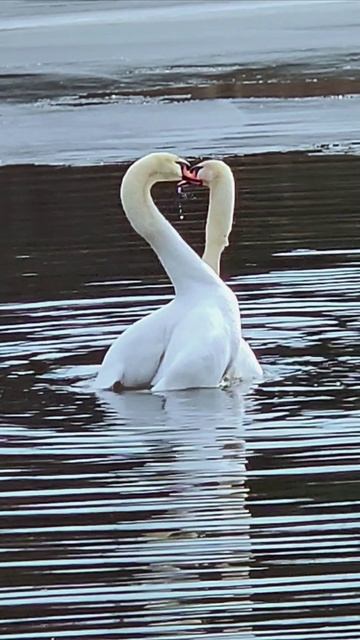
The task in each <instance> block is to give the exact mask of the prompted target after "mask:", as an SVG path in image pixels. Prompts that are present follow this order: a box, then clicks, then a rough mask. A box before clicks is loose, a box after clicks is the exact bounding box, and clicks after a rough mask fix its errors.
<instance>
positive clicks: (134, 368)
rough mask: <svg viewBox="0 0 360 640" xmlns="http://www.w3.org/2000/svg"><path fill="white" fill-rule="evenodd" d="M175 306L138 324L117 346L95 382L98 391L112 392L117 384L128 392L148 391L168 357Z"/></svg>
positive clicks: (122, 337) (168, 306)
mask: <svg viewBox="0 0 360 640" xmlns="http://www.w3.org/2000/svg"><path fill="white" fill-rule="evenodd" d="M171 307H172V303H169V304H167V305H166V306H165V307H162V308H161V309H158V310H157V311H155V312H154V313H151V314H150V315H148V316H146V317H145V318H142V319H141V320H138V321H137V322H135V323H134V324H133V325H131V327H129V328H128V329H126V331H124V333H122V334H121V335H120V336H119V337H118V338H117V339H116V340H115V342H113V344H112V345H111V347H110V348H109V350H108V351H107V353H106V355H105V358H104V360H103V362H102V364H101V367H100V370H99V372H98V375H97V377H96V379H95V382H94V387H95V388H96V389H111V388H112V387H113V385H114V384H115V383H116V382H119V383H121V385H123V386H124V387H127V388H146V387H149V386H150V384H151V381H152V380H153V378H154V376H155V374H156V372H157V370H158V368H159V364H160V362H161V359H162V357H163V355H164V352H165V349H166V344H167V341H168V339H167V334H168V321H169V318H170V317H171V315H172V314H171V311H172V309H171Z"/></svg>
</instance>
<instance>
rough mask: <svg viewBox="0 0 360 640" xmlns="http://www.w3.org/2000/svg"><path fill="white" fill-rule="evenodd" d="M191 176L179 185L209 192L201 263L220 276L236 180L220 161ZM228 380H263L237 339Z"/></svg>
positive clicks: (242, 342)
mask: <svg viewBox="0 0 360 640" xmlns="http://www.w3.org/2000/svg"><path fill="white" fill-rule="evenodd" d="M190 173H191V174H192V176H193V179H192V180H191V179H190V178H189V176H188V177H187V178H185V179H184V180H182V181H181V182H180V187H181V185H185V184H189V183H191V184H197V185H200V186H201V185H205V186H206V187H208V189H209V194H210V195H209V208H208V213H207V218H206V228H205V249H204V253H203V256H202V259H203V260H204V262H206V264H208V265H209V266H210V267H211V268H212V269H213V270H214V271H215V273H216V274H217V275H220V260H221V256H222V253H223V251H224V249H225V248H226V247H227V246H228V245H229V235H230V233H231V229H232V226H233V219H234V207H235V180H234V175H233V172H232V171H231V169H230V167H229V165H227V164H226V163H225V162H223V161H222V160H204V161H203V162H200V163H199V164H196V165H194V166H192V167H191V168H190ZM229 374H230V377H233V378H235V379H238V378H241V379H243V380H244V379H245V380H249V379H254V378H258V379H261V378H262V377H263V370H262V367H261V366H260V364H259V362H258V360H257V358H256V356H255V353H254V352H253V350H252V349H251V347H250V345H249V344H248V343H247V342H246V340H244V338H243V337H240V345H239V351H238V355H237V358H236V360H235V363H234V365H233V367H232V369H231V370H230V372H229Z"/></svg>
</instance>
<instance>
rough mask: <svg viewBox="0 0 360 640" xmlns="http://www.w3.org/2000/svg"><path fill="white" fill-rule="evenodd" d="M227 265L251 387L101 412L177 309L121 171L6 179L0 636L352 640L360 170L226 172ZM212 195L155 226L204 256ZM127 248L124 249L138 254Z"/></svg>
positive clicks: (300, 165) (358, 599)
mask: <svg viewBox="0 0 360 640" xmlns="http://www.w3.org/2000/svg"><path fill="white" fill-rule="evenodd" d="M231 162H232V165H233V166H234V168H235V172H236V178H237V184H238V188H239V191H238V194H237V196H238V204H237V211H238V215H237V220H236V225H235V228H234V231H233V233H232V237H231V246H230V248H229V250H228V251H227V253H226V256H225V258H224V268H223V271H224V276H225V277H226V279H227V280H228V281H229V283H230V284H231V286H232V287H233V289H234V290H235V291H236V293H237V295H238V298H239V303H240V306H241V309H242V313H243V325H244V333H245V337H246V338H247V339H249V341H250V343H251V345H252V346H253V347H254V349H255V351H256V353H257V355H258V356H259V359H260V361H261V363H262V364H263V365H264V369H265V373H266V379H265V381H264V382H263V383H262V384H261V385H259V386H256V387H252V388H250V389H244V388H242V387H241V386H238V387H233V388H231V389H217V390H201V391H189V392H180V393H169V394H163V395H159V396H155V395H152V394H150V393H146V392H142V393H138V392H129V393H125V394H122V395H117V394H114V393H111V392H102V393H100V394H97V395H96V394H94V393H93V392H92V391H91V390H90V388H89V382H88V380H89V377H91V375H92V374H93V372H94V371H95V370H96V366H97V363H98V362H100V361H101V358H102V355H103V352H104V349H105V348H106V346H107V345H108V344H109V343H110V342H111V340H112V339H113V338H114V337H115V336H116V335H117V334H118V333H119V332H120V331H122V330H123V329H124V328H125V327H126V326H128V325H129V324H130V323H131V322H133V321H134V320H135V319H137V318H139V317H141V316H142V315H143V314H145V313H147V312H148V311H149V310H152V309H154V308H157V307H158V306H160V305H161V304H163V303H164V302H165V301H167V300H168V299H169V297H170V296H171V287H170V286H169V285H168V283H167V281H166V279H165V277H164V275H163V274H162V272H161V270H160V268H159V267H158V265H157V263H156V260H155V258H154V256H153V255H152V254H151V252H150V251H149V250H148V249H147V248H146V247H145V246H144V244H143V243H142V241H140V239H139V238H137V237H136V236H135V234H133V233H132V231H131V230H130V229H129V228H128V225H127V224H126V221H125V220H124V219H123V218H122V216H121V213H120V211H119V208H118V204H117V202H116V194H117V183H118V181H119V179H120V176H121V174H122V173H123V171H124V167H119V166H117V167H115V166H112V167H111V166H110V167H87V168H76V169H74V168H66V167H64V168H61V169H60V168H49V167H17V168H11V167H7V168H5V167H4V168H3V169H1V171H0V187H1V192H2V196H3V201H4V204H5V206H4V209H3V211H2V222H3V226H4V228H5V225H6V228H7V229H9V231H8V233H7V234H6V237H5V234H4V235H3V236H2V238H1V240H0V243H1V254H0V260H1V264H0V266H1V273H2V281H1V292H2V298H3V299H4V301H5V302H4V303H3V304H2V305H1V312H2V318H3V328H2V343H1V351H0V364H1V373H2V383H3V384H2V412H3V413H2V417H1V445H0V446H1V452H2V454H3V456H2V465H1V470H0V482H1V485H0V493H1V498H2V507H1V512H0V514H1V516H2V530H1V535H2V546H1V548H2V556H1V561H0V566H1V571H2V579H1V587H0V619H1V621H2V622H1V634H0V638H1V639H4V640H7V639H10V638H11V639H13V640H22V639H26V638H32V639H34V640H37V639H41V638H47V639H48V640H50V639H51V638H56V639H57V640H58V639H60V638H71V639H74V640H75V638H79V637H83V638H97V639H98V640H103V639H104V638H107V637H109V638H128V639H129V640H130V639H131V640H133V638H136V637H149V638H154V639H159V638H163V639H164V640H175V639H176V640H179V639H180V640H185V639H190V640H195V638H196V639H197V638H201V637H206V638H208V639H210V640H219V638H220V637H221V638H228V639H229V640H230V638H231V640H235V638H236V639H238V638H241V639H242V640H255V639H262V640H305V639H306V640H308V639H309V638H310V639H312V638H313V639H314V640H315V639H316V640H320V639H321V640H322V639H323V640H325V639H326V640H338V639H339V638H348V639H351V640H357V639H358V637H359V635H360V616H359V604H360V575H359V527H360V511H359V508H358V504H359V478H360V477H359V470H360V465H359V452H360V451H359V449H360V446H359V442H360V439H359V436H360V405H359V375H358V371H359V364H360V353H359V340H358V335H359V310H360V309H359V293H360V291H359V289H360V286H359V277H358V276H359V268H360V263H359V255H360V250H359V244H358V238H357V235H356V228H357V227H356V225H357V221H358V202H359V197H358V196H359V190H358V189H359V188H358V179H357V176H358V171H359V160H358V159H357V158H351V157H342V156H338V157H335V158H330V157H325V158H323V157H321V156H313V157H309V156H306V155H300V154H286V155H272V156H271V155H267V156H254V157H250V158H246V159H241V160H238V159H236V158H234V159H232V161H231ZM206 196H207V194H206V192H205V191H204V192H202V191H197V192H196V193H195V194H193V195H192V196H190V197H189V198H188V200H186V201H185V202H183V203H182V208H183V212H184V214H185V218H184V220H180V218H179V213H178V206H177V203H176V200H175V198H174V188H173V186H171V185H165V186H162V187H160V188H159V189H157V190H156V198H157V200H158V202H159V206H160V207H161V208H162V210H164V211H167V212H168V213H169V217H170V219H171V220H172V222H173V223H174V224H175V225H176V226H177V227H178V228H179V229H180V230H181V232H182V233H183V235H184V236H185V237H186V239H187V240H188V241H189V242H190V243H191V244H192V245H193V246H195V247H197V248H198V249H200V247H201V243H202V238H203V228H204V215H203V212H204V211H205V209H206ZM129 247H130V251H129Z"/></svg>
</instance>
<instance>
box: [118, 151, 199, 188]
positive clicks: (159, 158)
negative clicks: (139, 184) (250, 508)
mask: <svg viewBox="0 0 360 640" xmlns="http://www.w3.org/2000/svg"><path fill="white" fill-rule="evenodd" d="M135 171H136V173H137V174H138V172H140V173H142V174H143V178H144V181H145V182H146V183H148V184H150V185H153V184H155V182H179V181H181V180H188V181H190V180H192V179H193V176H192V174H191V172H190V163H189V162H187V160H184V158H180V157H179V156H177V155H176V154H174V153H166V152H161V153H149V154H148V155H147V156H144V157H143V158H140V160H137V161H136V162H134V164H133V165H132V166H131V167H130V169H129V172H131V173H133V172H135Z"/></svg>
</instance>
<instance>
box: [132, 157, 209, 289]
mask: <svg viewBox="0 0 360 640" xmlns="http://www.w3.org/2000/svg"><path fill="white" fill-rule="evenodd" d="M146 160H149V157H146V158H144V159H142V160H140V161H138V162H135V163H134V164H133V165H131V167H130V168H129V169H128V171H127V172H126V174H125V176H124V178H123V181H122V184H121V189H120V197H121V202H122V205H123V209H124V211H125V214H126V216H127V218H128V220H129V222H130V224H131V225H132V227H133V228H134V229H135V231H136V232H137V233H138V234H139V235H141V236H142V237H143V238H144V239H145V240H146V241H147V242H148V243H149V244H150V246H151V247H152V249H153V250H154V251H155V253H156V254H157V255H158V257H159V259H160V262H161V263H162V265H163V267H164V269H165V271H166V272H167V274H168V276H169V278H170V279H171V281H172V283H173V285H174V287H175V290H176V293H181V292H182V291H184V292H186V291H188V289H189V287H191V286H194V285H196V284H202V285H204V284H209V283H214V281H216V276H215V275H214V274H213V272H212V271H211V270H210V269H209V268H208V266H207V265H206V264H204V263H203V261H202V260H201V258H200V257H199V256H198V255H197V254H196V253H195V252H194V251H193V250H192V249H191V248H190V247H189V245H188V244H187V243H186V242H185V241H184V240H183V239H182V238H181V236H180V235H179V234H178V232H177V231H176V230H175V229H174V228H173V227H172V226H171V224H170V223H169V222H168V221H167V220H166V219H165V218H164V216H163V215H162V214H161V213H160V211H159V209H158V208H157V207H156V205H155V203H154V201H153V199H152V197H151V187H152V186H153V185H154V184H155V183H156V182H157V181H159V180H160V179H161V177H160V176H159V175H157V174H156V172H155V171H154V170H153V167H152V166H151V162H146Z"/></svg>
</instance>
